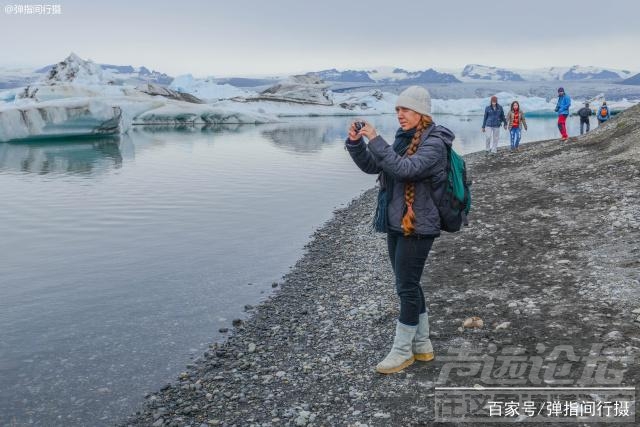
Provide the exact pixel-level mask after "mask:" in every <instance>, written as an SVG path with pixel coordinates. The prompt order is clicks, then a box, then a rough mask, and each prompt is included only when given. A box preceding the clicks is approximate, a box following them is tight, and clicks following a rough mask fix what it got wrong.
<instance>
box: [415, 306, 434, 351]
mask: <svg viewBox="0 0 640 427" xmlns="http://www.w3.org/2000/svg"><path fill="white" fill-rule="evenodd" d="M413 357H414V358H415V359H416V360H420V361H421V362H428V361H430V360H433V358H434V357H435V355H434V354H433V346H432V345H431V340H430V339H429V315H428V314H427V313H422V314H420V317H419V322H418V329H417V330H416V336H415V337H414V338H413Z"/></svg>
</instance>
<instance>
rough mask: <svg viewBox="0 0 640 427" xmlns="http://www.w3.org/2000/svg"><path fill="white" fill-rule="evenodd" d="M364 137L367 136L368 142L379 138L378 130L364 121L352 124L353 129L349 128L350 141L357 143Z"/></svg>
mask: <svg viewBox="0 0 640 427" xmlns="http://www.w3.org/2000/svg"><path fill="white" fill-rule="evenodd" d="M363 136H366V137H367V139H368V140H372V139H373V138H375V137H376V136H378V134H377V133H376V129H375V128H374V127H373V125H371V124H370V123H367V122H365V121H364V120H356V121H354V122H353V123H351V127H350V128H349V139H350V140H352V141H357V140H359V139H360V138H361V137H363Z"/></svg>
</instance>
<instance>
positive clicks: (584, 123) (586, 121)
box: [580, 119, 590, 135]
mask: <svg viewBox="0 0 640 427" xmlns="http://www.w3.org/2000/svg"><path fill="white" fill-rule="evenodd" d="M585 125H586V126H587V132H589V125H590V124H589V119H586V120H583V119H580V135H582V133H583V128H584V126H585Z"/></svg>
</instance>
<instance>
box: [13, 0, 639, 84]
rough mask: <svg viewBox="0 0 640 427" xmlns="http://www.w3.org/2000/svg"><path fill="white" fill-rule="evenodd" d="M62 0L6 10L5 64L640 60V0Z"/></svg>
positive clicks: (174, 66)
mask: <svg viewBox="0 0 640 427" xmlns="http://www.w3.org/2000/svg"><path fill="white" fill-rule="evenodd" d="M16 3H18V4H20V3H19V2H15V1H13V2H11V3H10V4H16ZM51 3H54V4H60V5H61V8H62V15H59V16H15V15H8V14H6V13H4V11H3V12H2V14H1V15H0V36H1V37H2V40H3V41H4V44H3V48H2V54H1V56H0V66H41V65H46V64H51V63H55V62H58V61H60V60H62V59H63V58H64V57H66V56H67V55H68V54H69V52H71V51H73V52H75V53H77V54H78V55H80V56H81V57H83V58H91V59H92V60H94V61H96V62H99V63H112V64H119V65H134V66H139V65H145V66H147V67H149V68H153V69H157V70H159V71H163V72H166V73H169V74H171V75H178V74H183V73H188V72H190V73H192V74H194V75H196V76H205V75H215V76H224V75H259V74H276V73H293V72H301V71H311V70H319V69H324V68H331V67H336V68H339V69H345V68H354V69H370V68H373V67H376V66H379V65H388V66H394V67H402V68H406V69H409V70H417V69H426V68H430V67H433V68H436V69H444V68H461V67H462V66H464V65H465V64H469V63H479V64H484V65H494V66H502V67H510V68H538V67H548V66H554V65H555V66H565V65H574V64H581V65H598V66H606V67H613V68H622V69H630V70H635V71H640V61H639V59H638V58H639V57H638V55H637V53H634V52H637V49H638V44H639V43H638V42H640V25H638V16H640V2H638V1H637V0H620V1H608V2H606V1H605V2H604V3H607V4H608V5H609V6H608V7H603V6H602V5H601V4H602V3H603V1H587V0H562V1H552V0H528V1H523V0H509V1H503V0H484V1H478V0H438V1H421V0H413V1H406V2H404V3H400V2H398V1H397V0H387V1H378V0H370V1H349V0H322V1H313V2H312V1H305V0H298V1H295V0H271V1H266V0H265V1H259V0H233V1H219V0H209V1H204V0H201V1H196V0H181V1H171V2H167V1H148V0H139V1H136V0H130V1H122V0H114V1H110V2H92V1H87V0H59V1H56V0H53V1H52V2H51ZM7 4H9V3H8V2H7V1H6V0H5V1H4V2H3V3H2V5H3V8H4V6H5V5H7ZM22 4H36V3H29V2H23V3H22ZM38 4H41V2H40V3H38Z"/></svg>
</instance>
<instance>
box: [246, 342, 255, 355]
mask: <svg viewBox="0 0 640 427" xmlns="http://www.w3.org/2000/svg"><path fill="white" fill-rule="evenodd" d="M247 351H248V352H249V353H253V352H255V351H256V345H255V344H254V343H252V342H250V343H249V345H248V347H247Z"/></svg>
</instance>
